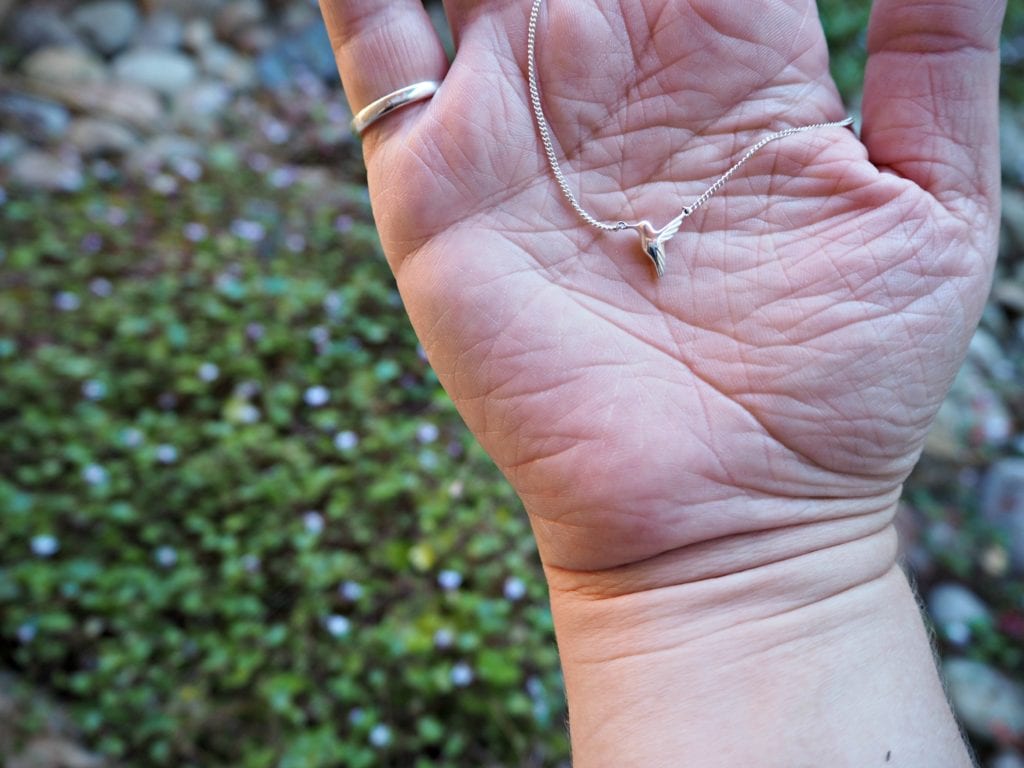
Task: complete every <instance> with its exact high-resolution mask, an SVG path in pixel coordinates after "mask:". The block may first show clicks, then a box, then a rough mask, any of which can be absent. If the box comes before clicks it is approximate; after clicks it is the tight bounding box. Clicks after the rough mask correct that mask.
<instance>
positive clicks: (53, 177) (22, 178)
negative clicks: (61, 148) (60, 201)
mask: <svg viewBox="0 0 1024 768" xmlns="http://www.w3.org/2000/svg"><path fill="white" fill-rule="evenodd" d="M10 179H11V182H12V183H13V184H14V185H16V186H21V187H27V188H29V189H35V190H40V191H44V192H74V191H75V190H78V189H81V187H82V184H83V183H84V182H85V179H84V177H83V176H82V169H81V167H80V166H79V164H78V162H77V158H61V157H57V156H56V155H52V154H50V153H48V152H42V151H39V150H36V149H31V150H28V151H27V152H24V153H23V154H21V155H19V156H18V157H17V158H15V160H14V162H13V163H11V167H10Z"/></svg>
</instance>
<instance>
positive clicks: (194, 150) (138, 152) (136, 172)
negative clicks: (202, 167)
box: [125, 134, 203, 179]
mask: <svg viewBox="0 0 1024 768" xmlns="http://www.w3.org/2000/svg"><path fill="white" fill-rule="evenodd" d="M202 157H203V148H202V146H201V145H200V144H198V143H197V142H195V141H193V140H192V139H189V138H187V137H185V136H179V135H177V134H164V135H163V136H156V137H154V138H153V139H150V140H149V141H147V142H146V143H145V144H143V145H142V146H139V147H137V148H136V149H135V150H134V151H133V152H132V153H131V155H129V157H128V160H127V162H126V163H125V167H126V169H127V171H128V174H129V175H130V176H132V177H133V178H135V179H148V178H150V177H152V176H154V175H155V174H157V173H159V172H160V171H161V170H163V169H164V168H166V167H167V166H169V165H174V164H175V163H176V162H181V161H193V162H195V161H198V160H200V159H201V158H202Z"/></svg>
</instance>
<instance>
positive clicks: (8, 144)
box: [0, 132, 28, 165]
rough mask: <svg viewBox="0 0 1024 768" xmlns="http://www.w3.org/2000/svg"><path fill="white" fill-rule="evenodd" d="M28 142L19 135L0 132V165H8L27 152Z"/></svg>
mask: <svg viewBox="0 0 1024 768" xmlns="http://www.w3.org/2000/svg"><path fill="white" fill-rule="evenodd" d="M27 146H28V144H27V142H26V141H25V140H24V139H23V138H21V136H20V135H19V134H17V133H2V132H0V165H7V163H9V162H11V161H12V160H13V159H14V158H16V157H17V156H18V155H20V154H21V153H22V152H24V151H25V147H27Z"/></svg>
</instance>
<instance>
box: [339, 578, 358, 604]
mask: <svg viewBox="0 0 1024 768" xmlns="http://www.w3.org/2000/svg"><path fill="white" fill-rule="evenodd" d="M338 593H339V594H340V595H341V596H342V597H344V598H345V599H346V600H348V601H349V602H351V603H354V602H355V601H356V600H358V599H359V598H361V597H362V596H363V585H362V584H360V583H359V582H357V581H346V582H345V583H344V584H342V585H341V586H340V587H338Z"/></svg>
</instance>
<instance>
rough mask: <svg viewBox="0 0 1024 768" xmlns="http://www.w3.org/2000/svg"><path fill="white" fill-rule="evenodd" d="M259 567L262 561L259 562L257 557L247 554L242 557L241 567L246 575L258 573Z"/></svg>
mask: <svg viewBox="0 0 1024 768" xmlns="http://www.w3.org/2000/svg"><path fill="white" fill-rule="evenodd" d="M261 565H262V561H261V560H260V557H259V555H252V554H249V555H245V556H244V557H242V567H243V568H244V569H245V572H246V573H256V572H257V571H259V569H260V566H261Z"/></svg>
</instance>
